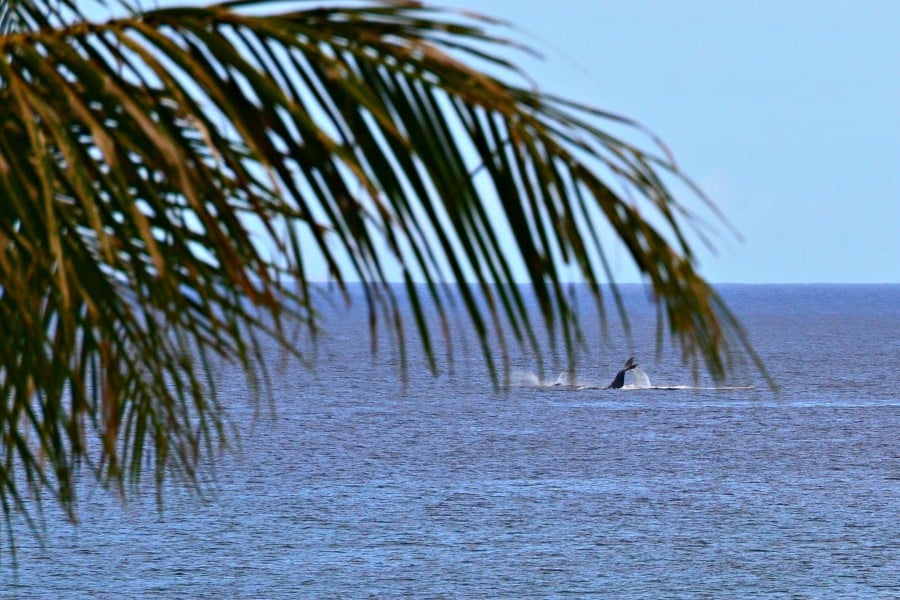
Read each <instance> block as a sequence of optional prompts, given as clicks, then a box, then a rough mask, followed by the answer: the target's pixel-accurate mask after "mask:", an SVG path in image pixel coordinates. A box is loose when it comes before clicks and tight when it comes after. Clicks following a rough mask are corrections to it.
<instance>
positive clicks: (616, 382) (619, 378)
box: [606, 356, 637, 390]
mask: <svg viewBox="0 0 900 600" xmlns="http://www.w3.org/2000/svg"><path fill="white" fill-rule="evenodd" d="M635 367H637V363H635V362H634V357H633V356H632V357H631V358H629V359H628V360H627V361H625V366H624V367H622V370H621V371H619V372H618V373H616V378H615V379H613V380H612V383H610V384H609V385H608V386H606V387H607V389H614V390H617V389H619V388H620V387H622V386H623V385H625V373H626V372H628V371H630V370H631V369H634V368H635Z"/></svg>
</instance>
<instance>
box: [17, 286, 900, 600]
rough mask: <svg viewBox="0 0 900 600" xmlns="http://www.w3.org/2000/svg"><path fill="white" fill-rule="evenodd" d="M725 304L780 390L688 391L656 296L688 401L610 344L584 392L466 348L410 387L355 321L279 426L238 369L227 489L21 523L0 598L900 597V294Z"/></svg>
mask: <svg viewBox="0 0 900 600" xmlns="http://www.w3.org/2000/svg"><path fill="white" fill-rule="evenodd" d="M723 292H724V293H725V295H726V297H727V298H729V300H730V301H731V304H732V306H733V308H734V309H735V311H736V312H737V313H738V315H740V316H741V318H742V320H743V321H744V323H745V325H746V326H747V328H748V330H749V332H750V335H751V338H752V339H753V341H754V342H755V345H756V347H757V348H758V350H759V351H760V353H761V354H762V357H763V359H764V360H765V361H766V364H767V365H768V366H769V368H770V369H771V370H772V374H773V375H774V377H775V378H776V380H777V381H778V383H779V384H780V385H781V391H780V392H779V393H774V392H772V391H770V390H769V389H767V388H765V387H764V386H762V385H761V382H760V381H756V380H755V379H752V380H751V381H736V382H734V383H736V384H746V383H751V384H753V386H754V387H753V388H752V389H728V390H716V389H693V388H694V387H714V386H712V385H711V384H710V382H705V381H702V380H701V381H699V382H694V381H693V380H692V379H691V377H690V374H689V373H687V372H685V370H684V367H682V366H681V365H680V364H679V363H678V361H677V359H676V358H674V354H673V355H672V356H668V355H666V354H664V355H663V356H662V358H661V359H660V360H659V361H654V356H653V345H652V344H653V327H652V325H653V323H652V322H649V319H647V321H648V322H644V321H642V318H644V317H646V316H649V314H652V313H649V312H648V313H646V314H645V313H643V312H642V309H640V308H638V309H637V311H636V323H635V331H634V343H635V346H636V348H637V353H638V356H639V359H641V362H642V366H643V367H644V369H645V370H646V371H647V372H648V374H649V375H650V377H651V378H652V380H653V383H654V384H659V385H666V386H684V387H686V388H688V389H670V390H662V389H646V390H642V389H634V390H604V389H594V387H592V386H602V385H605V384H606V383H608V381H609V379H611V378H612V375H613V374H614V373H615V371H616V370H617V369H618V368H619V366H621V363H622V362H623V361H624V359H625V358H627V356H626V353H627V351H628V348H627V347H626V343H625V342H624V341H622V340H619V339H615V335H614V336H613V338H611V339H610V340H607V341H603V340H602V339H601V338H600V336H599V335H597V336H596V340H597V341H596V347H595V348H592V352H594V356H599V358H591V360H589V361H586V364H585V365H584V368H583V369H582V371H580V372H579V373H578V379H579V381H580V382H582V383H586V384H588V385H587V389H578V388H577V387H552V386H542V385H536V384H535V383H534V377H521V378H519V380H517V381H518V382H519V384H520V385H516V386H514V387H513V388H512V390H511V391H510V392H508V393H506V394H497V393H494V392H493V391H492V390H491V386H490V382H489V380H488V379H487V376H486V375H485V372H484V368H483V364H482V363H481V360H480V358H479V357H478V355H477V351H476V346H475V345H474V344H471V349H466V347H465V344H461V345H458V347H457V359H456V362H455V364H454V369H453V373H452V374H451V375H447V376H444V377H441V378H439V379H432V378H431V377H430V376H428V375H427V374H423V373H420V372H419V368H420V367H421V364H419V361H418V360H417V359H416V358H412V359H411V360H410V377H409V382H408V383H407V384H405V385H404V384H403V383H401V382H400V381H398V376H397V370H396V367H395V366H394V361H393V358H394V357H393V356H392V355H391V354H390V353H384V352H382V353H381V354H379V355H378V356H376V357H375V358H374V359H373V358H371V357H370V355H369V348H368V341H367V335H368V334H367V328H366V325H365V315H363V314H362V311H350V312H349V313H347V312H343V311H342V312H341V315H340V318H334V319H332V320H330V321H329V324H330V328H331V331H330V335H329V336H328V337H326V338H325V339H324V340H323V342H322V344H323V345H322V347H321V348H320V351H319V360H318V366H317V368H316V370H315V371H312V372H310V371H306V370H303V369H298V368H293V367H292V368H290V369H286V370H283V371H278V372H277V373H278V377H277V378H276V380H275V390H274V392H275V410H276V413H277V417H276V418H275V419H274V420H271V421H270V420H268V419H267V417H266V416H265V412H266V407H265V406H263V416H262V417H260V418H258V419H256V420H254V418H253V412H254V406H253V405H252V404H250V403H249V399H248V396H247V392H246V387H245V386H244V384H242V383H241V382H240V380H239V379H237V378H235V379H233V380H232V379H229V378H227V377H226V378H224V379H223V381H222V383H221V385H222V386H223V389H224V391H225V396H226V397H229V398H232V400H230V402H233V412H232V414H233V416H234V418H235V421H236V422H237V423H239V424H240V429H241V430H242V431H243V434H242V451H241V453H240V454H239V455H228V456H225V457H224V458H223V459H222V461H221V462H220V463H219V467H218V469H217V476H216V486H215V494H214V495H213V497H212V498H210V499H209V500H208V501H201V500H198V499H196V498H195V497H193V496H191V495H189V494H187V493H186V492H184V491H182V490H180V489H178V488H177V487H176V486H172V488H171V489H170V490H169V492H168V495H167V505H166V509H165V511H164V512H163V513H162V514H159V513H157V512H156V511H155V509H154V503H153V498H152V495H148V497H147V498H146V499H141V500H139V501H137V502H136V503H133V504H130V505H128V506H127V507H125V508H122V507H121V506H120V505H119V504H118V502H117V501H116V500H115V499H114V498H111V497H110V496H109V495H108V494H107V493H106V492H103V491H101V490H88V494H87V495H86V496H84V497H83V498H82V506H81V513H80V514H81V517H82V520H83V521H82V523H81V524H80V525H79V526H78V527H72V526H69V525H67V524H64V523H63V522H62V521H61V520H60V519H59V518H58V516H57V515H56V514H55V513H54V511H53V510H50V511H49V512H48V515H47V523H48V532H47V547H46V548H44V549H41V548H39V547H37V546H36V545H35V544H34V543H33V542H32V541H31V540H30V539H29V538H27V537H26V535H24V534H26V533H27V532H26V531H25V529H23V528H20V529H19V530H18V533H19V538H18V542H19V548H18V560H19V567H18V570H17V571H14V570H13V569H11V568H9V566H8V565H7V564H5V563H4V565H3V566H0V569H2V571H0V574H2V587H0V598H81V597H84V598H88V597H91V598H123V597H135V598H138V597H140V598H175V597H184V598H188V597H190V598H276V597H321V598H345V597H415V598H428V597H472V598H483V597H548V596H550V597H555V596H565V595H569V596H573V597H581V596H590V595H596V596H601V597H626V598H628V597H632V598H645V597H692V598H697V597H700V598H703V597H709V598H722V597H747V596H754V597H801V598H802V597H868V598H872V597H876V598H877V597H884V598H895V597H898V596H900V528H898V527H897V522H898V517H900V442H898V439H900V390H898V385H897V383H896V371H897V367H898V365H900V286H862V287H860V286H746V287H744V286H734V287H726V288H724V289H723ZM627 293H628V294H631V295H632V296H633V297H634V298H635V299H638V298H642V297H643V292H642V291H641V290H637V289H634V290H631V291H629V292H627ZM635 302H637V300H635ZM589 334H590V331H589ZM589 339H595V338H593V337H591V336H590V335H589ZM273 362H275V355H274V353H273ZM514 366H515V368H516V369H517V370H518V371H519V372H527V371H528V370H530V369H533V365H531V364H529V363H528V362H527V360H526V359H524V358H522V359H521V361H520V363H516V364H515V365H514ZM747 377H750V376H749V375H748V376H747ZM546 378H547V379H552V380H555V377H552V376H550V375H547V376H546ZM529 382H531V383H529ZM4 556H5V558H4V560H7V559H8V555H4Z"/></svg>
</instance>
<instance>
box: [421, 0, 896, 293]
mask: <svg viewBox="0 0 900 600" xmlns="http://www.w3.org/2000/svg"><path fill="white" fill-rule="evenodd" d="M438 4H440V5H442V6H446V7H461V8H466V9H468V10H472V11H476V12H480V13H484V14H490V15H493V16H499V17H502V18H504V19H507V20H508V21H510V22H512V23H514V24H515V25H516V27H517V29H516V31H515V32H506V33H507V34H508V35H509V36H510V37H514V38H515V39H518V40H523V41H525V42H526V43H528V44H529V45H531V46H532V47H534V48H536V49H538V50H539V51H540V52H542V53H543V54H544V58H543V59H542V60H531V59H529V58H528V57H525V56H523V57H521V59H520V60H519V61H518V62H519V64H521V65H523V66H524V67H525V68H526V69H527V71H528V72H529V74H530V75H531V76H532V77H533V78H534V79H535V80H536V82H537V83H538V84H539V85H540V87H541V88H543V89H545V90H547V91H552V92H554V93H558V94H561V95H564V96H567V97H570V98H573V99H577V100H580V101H583V102H586V103H589V104H592V105H594V106H597V107H600V108H605V109H609V110H613V111H615V112H619V113H622V114H625V115H627V116H630V117H633V118H635V119H637V120H638V121H640V122H641V123H643V124H644V125H646V126H647V127H649V128H650V129H652V130H653V131H654V132H656V133H657V134H658V135H659V136H660V137H661V138H662V139H663V140H664V141H665V142H666V143H667V145H668V146H669V148H670V149H671V150H672V151H673V153H674V154H675V156H676V159H677V160H678V162H679V164H680V166H681V167H682V169H683V170H684V171H686V172H687V174H688V175H690V176H691V177H692V178H694V179H695V180H696V181H697V182H698V183H699V184H700V186H701V187H702V188H703V189H704V190H705V191H706V192H707V193H708V194H709V195H711V196H712V198H713V199H714V200H715V201H716V203H717V204H718V205H719V206H720V207H721V208H722V210H723V211H724V212H725V214H726V215H727V217H728V218H729V220H730V221H731V222H732V223H733V224H734V226H735V227H736V228H737V229H738V230H739V231H740V233H741V234H742V236H743V238H744V239H743V242H741V241H738V240H736V239H735V238H734V237H733V236H728V235H723V236H722V237H721V238H719V246H720V248H719V252H718V255H717V256H711V255H703V258H702V264H701V271H702V273H703V274H704V275H705V276H706V277H707V278H708V279H709V280H711V281H714V282H748V283H757V282H774V283H781V282H801V283H807V282H848V283H856V282H900V2H896V1H893V0H883V1H874V0H856V1H849V0H848V1H826V0H782V1H779V2H775V1H752V2H751V1H742V2H725V1H706V2H700V1H683V0H671V1H663V0H644V1H639V0H613V1H611V0H602V1H600V0H555V1H548V0H491V1H489V2H488V1H483V2H475V1H471V0H443V1H440V2H438ZM623 262H626V261H624V258H623ZM623 275H624V276H625V278H626V279H627V278H628V269H627V268H625V269H624V270H623Z"/></svg>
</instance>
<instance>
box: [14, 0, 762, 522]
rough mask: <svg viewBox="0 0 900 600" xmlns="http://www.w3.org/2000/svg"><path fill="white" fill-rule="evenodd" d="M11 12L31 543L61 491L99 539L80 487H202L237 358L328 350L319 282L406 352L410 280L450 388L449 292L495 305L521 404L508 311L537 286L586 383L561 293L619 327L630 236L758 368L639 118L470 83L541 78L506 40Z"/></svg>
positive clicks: (686, 333)
mask: <svg viewBox="0 0 900 600" xmlns="http://www.w3.org/2000/svg"><path fill="white" fill-rule="evenodd" d="M0 6H2V8H3V10H0V15H2V18H3V20H2V23H3V24H4V25H3V27H5V29H4V34H3V36H2V37H0V44H2V47H3V59H2V60H0V105H2V107H3V111H2V116H0V215H2V217H0V394H2V399H3V401H2V404H0V434H2V440H3V442H2V455H0V456H2V463H0V497H2V498H3V507H4V514H5V515H6V516H7V520H8V519H9V515H10V514H11V513H12V512H13V511H21V510H24V506H25V505H24V501H23V498H25V497H26V496H28V495H34V496H36V497H40V496H41V492H42V491H43V490H47V491H49V492H50V494H51V495H52V496H53V497H55V498H56V499H57V500H58V501H60V502H61V503H62V505H63V506H64V507H65V508H66V509H67V510H69V511H70V514H72V515H73V516H74V513H73V512H72V511H73V507H74V491H73V490H74V485H73V480H74V479H73V478H74V474H75V473H76V472H78V471H79V469H88V470H89V471H90V472H91V473H92V474H93V475H94V476H95V477H97V478H98V479H99V480H101V481H104V482H108V483H110V484H112V485H113V486H115V487H116V488H118V489H120V490H122V491H125V488H126V487H133V486H137V485H138V484H139V483H140V481H141V475H142V472H143V470H144V465H145V464H148V461H149V464H152V465H153V466H152V469H153V472H154V478H155V481H156V482H157V484H159V483H161V481H162V480H163V478H164V477H165V476H166V475H167V474H170V473H177V474H179V475H180V476H184V477H186V479H187V480H188V481H189V482H192V483H195V482H196V480H197V476H198V468H199V466H200V465H201V464H205V463H203V462H202V459H203V458H204V457H208V456H209V455H210V454H211V453H212V452H213V451H214V450H215V449H216V448H217V447H218V446H219V445H221V444H224V443H226V440H227V439H228V436H227V435H226V433H227V432H226V424H225V423H226V422H225V420H224V412H223V407H222V406H221V404H220V402H219V400H218V396H217V395H216V393H215V387H214V381H215V374H214V367H213V366H212V365H213V364H214V362H215V361H214V360H213V355H217V356H219V357H223V358H225V359H227V360H232V361H236V362H237V363H238V364H240V365H242V366H243V368H244V369H245V370H246V372H247V375H248V378H249V379H250V380H251V381H257V380H258V375H257V373H258V371H257V370H258V369H264V368H265V365H264V363H263V353H262V349H261V340H262V338H263V337H273V338H275V339H276V340H278V341H279V342H280V343H282V345H283V346H284V347H285V348H286V349H287V350H288V351H291V352H294V353H296V354H298V355H299V351H298V350H296V348H295V347H294V346H293V345H292V344H291V343H290V338H289V336H288V334H287V329H286V325H287V324H288V323H300V324H301V326H302V327H303V328H304V329H303V331H304V334H303V335H309V336H315V335H316V332H317V325H316V323H317V318H316V313H315V310H314V306H313V302H312V300H313V298H312V290H313V289H314V286H313V285H312V282H311V281H309V279H308V276H307V273H308V272H309V268H310V266H311V265H315V264H325V265H327V267H328V270H329V273H330V277H331V278H332V279H333V280H334V281H335V282H336V283H337V285H338V286H339V288H341V289H343V290H346V282H348V281H352V280H357V279H358V280H361V281H362V282H363V284H364V289H365V291H366V297H367V301H368V303H369V310H370V315H371V317H370V322H371V327H372V336H373V339H374V336H375V335H376V330H375V329H376V326H377V324H378V323H379V322H387V323H388V325H389V328H390V330H391V331H392V332H393V334H394V335H395V336H396V340H397V344H398V346H399V348H400V349H401V351H402V349H403V348H404V347H405V344H406V341H405V337H404V336H405V335H407V333H406V330H405V329H404V324H403V320H402V318H401V310H400V308H399V302H398V298H396V297H395V292H394V289H393V288H392V287H391V286H390V285H387V284H386V283H384V282H385V281H386V279H387V278H388V275H389V273H390V272H392V270H393V269H397V270H398V271H399V273H400V274H401V277H402V279H403V281H404V282H405V283H406V286H405V290H406V294H408V296H409V298H410V299H411V306H412V309H413V315H414V318H415V328H416V331H417V335H418V336H419V338H420V339H421V340H422V342H423V344H424V347H425V349H426V351H427V355H428V360H429V365H430V367H431V369H432V370H433V371H435V372H437V370H438V369H439V365H438V363H437V361H436V360H435V358H434V350H433V340H431V339H430V337H429V334H428V326H427V323H426V316H425V312H424V309H423V305H424V303H425V301H426V300H428V301H431V302H433V303H435V305H436V306H437V309H438V312H439V318H440V319H441V320H442V323H443V324H444V331H445V333H446V334H447V335H449V330H450V327H449V325H448V310H449V306H448V304H447V303H448V301H449V300H448V299H447V298H446V297H445V295H444V290H445V288H444V287H443V286H442V285H441V283H442V282H445V281H454V280H455V281H459V282H471V284H472V285H461V286H459V287H458V294H459V298H458V299H459V300H460V301H461V304H462V306H463V307H464V310H465V312H466V314H467V315H468V317H469V319H470V321H471V324H472V326H473V329H474V331H475V332H476V333H477V335H478V337H479V340H480V342H481V346H482V349H483V352H484V355H485V358H486V364H487V366H488V368H489V372H490V373H491V376H492V378H494V381H495V382H500V381H501V378H502V376H505V375H506V374H507V371H506V370H500V371H497V370H495V360H496V359H497V358H499V359H500V360H501V361H502V362H503V363H504V364H506V361H507V360H508V356H509V348H508V347H507V346H506V344H505V342H504V340H505V339H506V338H507V337H509V338H510V339H511V340H513V341H514V342H515V343H517V344H521V345H524V346H525V347H526V348H529V349H530V350H531V351H533V352H534V353H535V354H536V355H537V356H539V357H542V356H543V352H542V349H541V348H540V346H539V344H538V335H537V334H536V325H537V324H536V323H535V322H533V320H532V318H531V317H530V316H529V314H528V311H527V309H526V303H525V301H524V296H523V294H522V292H521V290H520V289H519V288H518V287H517V286H515V285H510V284H512V283H513V279H514V277H515V275H514V274H515V273H516V272H517V269H522V270H524V272H525V273H526V274H527V276H528V278H529V280H530V282H531V288H532V291H533V292H534V294H535V297H536V298H537V299H538V302H539V306H540V311H541V315H542V321H543V324H544V325H545V326H546V327H547V328H548V329H549V331H550V332H551V335H552V337H553V339H554V340H561V341H562V346H563V348H564V350H565V352H566V354H567V356H569V357H572V360H574V357H575V356H576V355H577V349H578V347H579V345H580V343H581V340H582V334H581V330H580V325H579V311H578V310H576V308H575V307H574V306H573V305H572V301H571V299H570V298H569V296H568V294H567V291H566V288H565V286H564V284H563V280H564V277H563V275H562V273H563V271H562V269H563V268H574V269H575V270H576V272H577V273H578V274H579V276H580V277H581V278H582V279H583V280H584V281H586V282H587V283H588V284H589V286H590V289H591V290H592V292H593V294H594V298H595V300H596V302H597V305H598V307H599V308H600V310H601V311H602V310H603V292H602V289H603V288H602V287H601V283H602V282H604V281H606V280H609V279H610V277H611V271H610V269H609V267H608V263H607V261H606V255H607V253H608V251H609V247H610V245H611V244H613V243H616V242H615V240H613V241H607V240H605V239H604V237H603V236H602V235H600V230H601V227H602V226H603V222H604V221H605V222H606V223H608V224H609V225H610V226H611V227H612V229H613V230H614V231H615V233H616V234H617V235H618V237H619V238H620V240H621V242H622V243H624V245H625V247H626V248H627V249H628V251H629V253H630V254H631V257H632V258H633V260H634V262H635V264H636V265H637V266H638V268H639V269H640V270H641V272H642V273H643V274H644V275H645V276H646V278H647V280H648V282H649V283H650V284H651V285H652V289H653V293H654V294H655V296H656V298H657V299H658V302H659V306H660V314H661V321H660V323H661V325H660V328H661V330H662V329H663V328H664V329H666V330H667V331H668V333H669V335H671V336H672V337H673V338H674V339H675V340H677V341H678V342H679V343H680V344H681V346H682V348H683V349H684V352H685V356H686V358H687V359H689V360H691V361H694V362H693V364H694V365H695V367H696V365H697V364H699V363H698V361H703V362H704V363H705V366H706V368H707V369H708V370H709V372H710V373H711V374H712V375H713V376H715V377H719V378H721V377H723V376H724V375H725V374H726V373H727V372H728V369H729V368H730V366H731V364H732V361H733V360H734V359H735V358H736V357H738V356H740V355H749V356H750V357H751V358H753V359H754V360H756V359H755V355H754V354H753V352H752V349H751V348H750V347H749V345H748V343H747V341H746V338H745V336H744V334H743V332H742V330H741V328H740V326H739V324H738V323H737V321H736V320H735V319H734V318H733V316H732V315H731V314H730V313H729V312H728V309H727V307H726V306H725V305H724V303H722V301H721V300H720V299H719V298H718V296H717V295H716V294H715V292H714V291H713V290H712V289H711V288H710V286H709V285H708V284H706V283H705V282H704V281H703V279H702V278H700V277H699V276H698V275H697V273H696V272H695V269H694V263H693V258H692V254H691V250H690V244H689V242H688V240H689V236H690V235H692V234H693V232H691V231H690V230H689V229H688V230H686V228H691V227H694V225H695V224H694V220H693V219H692V218H691V217H690V213H689V212H688V209H687V208H686V207H685V206H683V205H682V204H681V203H680V202H679V201H678V200H677V199H676V198H675V197H674V196H673V195H672V193H671V192H670V190H669V188H668V186H667V184H666V181H672V180H679V179H683V176H682V174H681V173H680V172H679V170H678V169H677V167H676V165H675V164H674V162H672V160H671V158H670V157H669V156H668V153H667V151H666V150H665V148H664V147H661V146H654V144H653V143H652V142H653V140H652V138H651V140H650V142H651V143H650V144H649V148H644V147H639V146H636V145H634V144H633V143H630V142H628V141H625V140H623V139H619V138H617V137H615V136H613V135H611V134H609V133H608V132H607V126H608V125H612V126H615V127H621V126H628V127H632V128H634V129H635V130H636V131H640V128H639V127H638V126H637V125H636V124H634V123H632V122H630V121H629V120H627V119H624V118H622V117H618V116H616V115H611V114H608V113H604V112H602V111H598V110H595V109H592V108H589V107H584V106H581V105H578V104H575V103H572V102H569V101H566V100H563V99H560V98H555V97H551V96H546V95H543V94H541V93H539V92H537V91H534V90H532V89H529V88H527V87H519V86H517V85H515V84H513V83H510V82H509V81H506V80H501V79H500V78H498V76H492V75H488V74H486V73H485V72H483V71H480V70H478V69H476V68H474V67H472V66H468V65H469V64H475V63H477V64H481V65H488V66H489V67H490V69H491V72H494V71H498V70H502V71H505V72H506V73H508V74H509V75H510V76H511V77H515V76H516V74H517V72H516V71H515V68H514V66H513V65H512V64H511V63H509V62H508V61H507V60H506V59H504V58H502V55H503V53H504V52H505V51H506V50H507V49H508V48H511V47H514V46H513V45H512V44H510V43H508V42H505V41H504V40H502V39H500V38H497V37H495V36H494V35H493V34H491V33H490V32H489V31H488V28H489V27H490V26H491V25H492V22H491V21H488V20H481V19H479V18H477V17H473V16H471V15H453V14H449V13H444V12H439V11H438V12H436V11H434V10H432V9H428V8H425V7H421V6H419V5H418V3H402V2H401V3H397V2H392V3H360V4H359V5H358V6H355V7H347V6H344V5H341V6H335V7H316V8H307V9H305V10H298V11H292V12H284V13H279V14H275V13H271V12H269V11H270V10H271V7H270V6H269V5H268V4H267V3H265V2H261V1H247V2H232V3H226V4H220V5H214V6H209V7H191V8H168V9H160V10H152V11H146V12H137V11H131V12H129V14H127V15H126V16H124V17H121V18H115V19H111V20H108V21H105V22H88V21H86V20H84V16H83V15H82V14H81V13H80V12H79V8H78V6H77V5H76V4H73V3H69V2H63V3H61V4H60V3H56V2H49V1H46V2H45V1H37V0H35V1H26V0H20V1H19V2H3V3H2V4H0ZM56 7H58V9H57V8H56ZM261 11H262V12H264V13H265V14H260V12H261ZM688 183H689V182H688ZM617 186H625V187H626V188H628V189H629V190H630V192H629V194H632V195H633V197H634V199H632V200H629V199H628V196H624V195H620V194H617V193H615V192H614V191H613V189H614V188H615V187H617ZM486 197H487V198H492V199H493V200H486ZM654 223H656V224H659V225H654ZM507 233H508V234H509V235H511V237H512V239H513V240H514V243H515V248H514V249H512V248H508V247H507V246H506V244H505V242H504V241H503V240H504V235H506V234H507ZM273 249H274V251H273ZM414 281H423V282H425V284H426V285H425V286H424V287H419V286H417V285H414V283H413V282H414ZM612 293H613V297H614V298H615V299H616V303H617V305H618V306H619V310H620V311H621V312H622V314H623V315H624V313H625V310H624V306H623V305H622V301H621V299H620V298H619V296H618V295H617V292H616V291H615V288H613V292H612ZM498 340H499V344H498ZM736 350H737V351H740V352H736ZM301 358H302V356H301ZM757 364H759V363H758V361H757ZM197 365H199V368H197ZM760 367H761V365H760ZM28 432H31V435H29V434H28ZM92 440H93V441H92ZM44 465H46V467H45V466H44ZM157 489H159V486H158V487H157Z"/></svg>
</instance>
